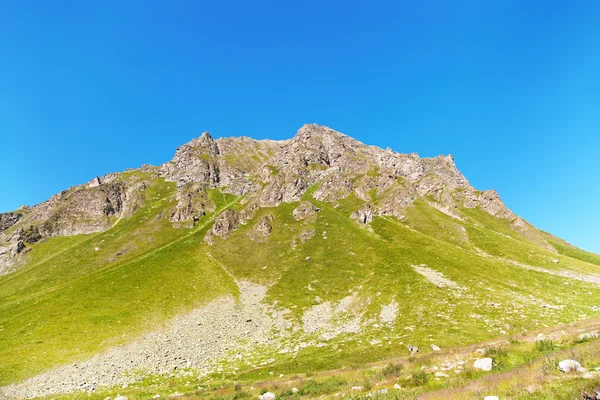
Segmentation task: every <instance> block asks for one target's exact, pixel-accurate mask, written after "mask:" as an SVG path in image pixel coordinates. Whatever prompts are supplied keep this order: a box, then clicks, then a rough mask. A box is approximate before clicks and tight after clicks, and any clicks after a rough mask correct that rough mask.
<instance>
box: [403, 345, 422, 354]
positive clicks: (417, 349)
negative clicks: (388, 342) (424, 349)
mask: <svg viewBox="0 0 600 400" xmlns="http://www.w3.org/2000/svg"><path fill="white" fill-rule="evenodd" d="M406 348H407V349H408V351H410V352H411V354H417V353H418V352H419V348H418V347H417V346H413V345H412V344H409V345H407V346H406Z"/></svg>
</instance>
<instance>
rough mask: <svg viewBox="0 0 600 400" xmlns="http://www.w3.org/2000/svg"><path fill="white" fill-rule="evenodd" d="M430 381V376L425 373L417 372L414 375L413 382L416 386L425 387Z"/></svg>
mask: <svg viewBox="0 0 600 400" xmlns="http://www.w3.org/2000/svg"><path fill="white" fill-rule="evenodd" d="M428 380H429V375H427V373H426V372H425V371H415V372H413V373H412V376H411V381H412V384H413V385H415V386H423V385H424V384H426V383H427V381H428Z"/></svg>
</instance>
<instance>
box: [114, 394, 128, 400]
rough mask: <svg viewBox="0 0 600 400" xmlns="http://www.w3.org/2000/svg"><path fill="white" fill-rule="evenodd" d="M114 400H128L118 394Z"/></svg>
mask: <svg viewBox="0 0 600 400" xmlns="http://www.w3.org/2000/svg"><path fill="white" fill-rule="evenodd" d="M115 400H128V399H127V396H121V395H120V394H118V395H117V397H115Z"/></svg>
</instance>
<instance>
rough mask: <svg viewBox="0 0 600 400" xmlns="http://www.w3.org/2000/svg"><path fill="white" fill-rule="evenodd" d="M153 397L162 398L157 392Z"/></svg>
mask: <svg viewBox="0 0 600 400" xmlns="http://www.w3.org/2000/svg"><path fill="white" fill-rule="evenodd" d="M152 398H153V399H160V394H158V393H156V394H155V395H154V396H152Z"/></svg>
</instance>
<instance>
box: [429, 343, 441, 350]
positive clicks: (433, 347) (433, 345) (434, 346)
mask: <svg viewBox="0 0 600 400" xmlns="http://www.w3.org/2000/svg"><path fill="white" fill-rule="evenodd" d="M431 350H433V351H440V350H441V349H440V348H439V347H438V346H436V345H435V344H432V345H431Z"/></svg>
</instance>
